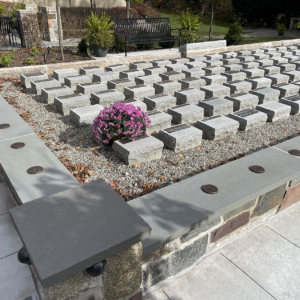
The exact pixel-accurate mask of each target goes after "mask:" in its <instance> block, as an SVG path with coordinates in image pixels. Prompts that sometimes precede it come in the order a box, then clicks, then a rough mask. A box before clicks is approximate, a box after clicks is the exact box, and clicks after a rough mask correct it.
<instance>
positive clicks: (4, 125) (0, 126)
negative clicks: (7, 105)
mask: <svg viewBox="0 0 300 300" xmlns="http://www.w3.org/2000/svg"><path fill="white" fill-rule="evenodd" d="M9 127H10V125H9V124H0V129H6V128H9Z"/></svg>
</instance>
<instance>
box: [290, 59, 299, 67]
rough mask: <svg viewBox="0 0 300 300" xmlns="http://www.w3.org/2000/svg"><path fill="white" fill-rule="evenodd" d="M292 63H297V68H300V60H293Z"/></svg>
mask: <svg viewBox="0 0 300 300" xmlns="http://www.w3.org/2000/svg"><path fill="white" fill-rule="evenodd" d="M291 64H294V65H296V69H299V68H300V60H296V61H291Z"/></svg>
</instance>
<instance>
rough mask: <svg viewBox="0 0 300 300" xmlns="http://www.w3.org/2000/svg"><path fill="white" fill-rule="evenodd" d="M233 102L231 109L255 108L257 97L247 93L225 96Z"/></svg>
mask: <svg viewBox="0 0 300 300" xmlns="http://www.w3.org/2000/svg"><path fill="white" fill-rule="evenodd" d="M225 99H228V100H230V101H232V102H233V111H237V110H242V109H246V108H255V107H256V106H257V105H258V101H259V98H258V96H256V95H253V94H249V93H238V94H234V95H231V96H227V97H225Z"/></svg>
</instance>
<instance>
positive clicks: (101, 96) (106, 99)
mask: <svg viewBox="0 0 300 300" xmlns="http://www.w3.org/2000/svg"><path fill="white" fill-rule="evenodd" d="M91 97H92V99H94V100H95V101H96V102H97V103H98V104H100V105H102V106H103V107H105V108H109V107H110V105H111V104H112V103H114V102H122V101H124V100H125V95H124V94H123V93H121V92H119V91H116V90H108V91H102V92H98V93H92V94H91Z"/></svg>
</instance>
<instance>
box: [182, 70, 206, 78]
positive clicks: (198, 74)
mask: <svg viewBox="0 0 300 300" xmlns="http://www.w3.org/2000/svg"><path fill="white" fill-rule="evenodd" d="M182 73H183V74H185V76H186V78H189V77H201V76H203V75H205V71H203V70H202V69H197V68H193V69H188V70H183V71H182ZM180 79H184V78H180Z"/></svg>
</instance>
